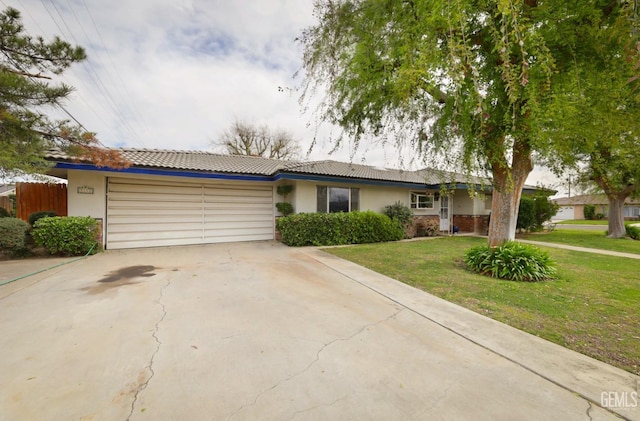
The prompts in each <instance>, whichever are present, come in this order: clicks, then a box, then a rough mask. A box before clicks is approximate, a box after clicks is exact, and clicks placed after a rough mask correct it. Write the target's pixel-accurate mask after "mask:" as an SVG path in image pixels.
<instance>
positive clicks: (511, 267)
mask: <svg viewBox="0 0 640 421" xmlns="http://www.w3.org/2000/svg"><path fill="white" fill-rule="evenodd" d="M464 262H465V264H466V265H467V266H468V267H469V268H470V269H471V270H472V271H474V272H478V273H481V274H483V275H487V276H491V277H493V278H501V279H507V280H510V281H525V282H538V281H544V280H547V279H554V278H555V275H556V269H555V264H554V263H553V261H552V260H551V258H550V257H549V254H548V253H545V252H543V251H542V250H540V249H537V248H535V247H531V246H527V245H524V244H521V243H518V242H515V241H510V242H506V243H504V244H502V245H501V246H499V247H495V248H491V247H489V246H480V247H474V248H472V249H471V250H469V251H468V252H467V253H466V254H465V258H464Z"/></svg>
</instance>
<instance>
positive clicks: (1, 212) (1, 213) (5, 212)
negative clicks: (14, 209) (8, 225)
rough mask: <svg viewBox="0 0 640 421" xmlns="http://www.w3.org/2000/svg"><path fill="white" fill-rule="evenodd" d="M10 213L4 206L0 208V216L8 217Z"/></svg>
mask: <svg viewBox="0 0 640 421" xmlns="http://www.w3.org/2000/svg"><path fill="white" fill-rule="evenodd" d="M10 216H11V213H10V212H9V211H8V210H6V209H5V208H0V218H9V217H10Z"/></svg>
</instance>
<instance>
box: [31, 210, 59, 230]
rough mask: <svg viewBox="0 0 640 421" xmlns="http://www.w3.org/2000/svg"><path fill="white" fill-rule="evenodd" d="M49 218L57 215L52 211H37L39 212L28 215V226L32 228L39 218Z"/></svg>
mask: <svg viewBox="0 0 640 421" xmlns="http://www.w3.org/2000/svg"><path fill="white" fill-rule="evenodd" d="M51 216H58V214H57V213H55V212H54V211H39V212H34V213H32V214H31V215H29V225H31V226H33V225H34V224H35V223H36V221H37V220H39V219H41V218H48V217H51Z"/></svg>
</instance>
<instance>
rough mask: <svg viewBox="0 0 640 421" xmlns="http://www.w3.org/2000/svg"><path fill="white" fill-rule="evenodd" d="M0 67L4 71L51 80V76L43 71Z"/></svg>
mask: <svg viewBox="0 0 640 421" xmlns="http://www.w3.org/2000/svg"><path fill="white" fill-rule="evenodd" d="M0 69H2V71H5V72H8V73H13V74H14V75H20V76H27V77H32V78H37V79H48V80H51V78H50V77H49V76H45V75H43V74H42V73H29V72H23V71H21V70H16V69H12V68H10V67H6V66H2V67H0Z"/></svg>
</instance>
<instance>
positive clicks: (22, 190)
mask: <svg viewBox="0 0 640 421" xmlns="http://www.w3.org/2000/svg"><path fill="white" fill-rule="evenodd" d="M16 202H17V208H16V213H17V217H18V218H20V219H22V220H23V221H27V222H28V221H29V215H31V214H32V213H34V212H40V211H54V212H55V213H56V214H57V215H58V216H67V185H66V184H46V183H17V184H16Z"/></svg>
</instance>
